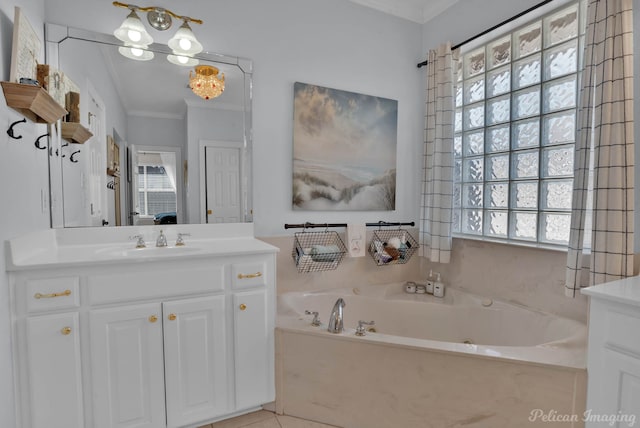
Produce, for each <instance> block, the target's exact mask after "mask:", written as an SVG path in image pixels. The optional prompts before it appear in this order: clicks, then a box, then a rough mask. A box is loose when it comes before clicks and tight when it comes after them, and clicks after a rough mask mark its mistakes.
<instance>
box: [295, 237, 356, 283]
mask: <svg viewBox="0 0 640 428" xmlns="http://www.w3.org/2000/svg"><path fill="white" fill-rule="evenodd" d="M346 252H347V248H346V247H345V246H344V243H343V242H342V239H340V236H338V233H337V232H333V231H324V232H296V233H295V234H294V241H293V251H291V256H292V257H293V260H294V261H295V263H296V267H297V268H298V272H304V273H306V272H320V271H325V270H334V269H336V268H337V267H338V265H339V264H340V263H341V262H342V258H343V257H344V255H345V253H346Z"/></svg>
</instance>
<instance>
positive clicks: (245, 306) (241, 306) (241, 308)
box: [240, 303, 247, 311]
mask: <svg viewBox="0 0 640 428" xmlns="http://www.w3.org/2000/svg"><path fill="white" fill-rule="evenodd" d="M245 309H247V305H245V304H244V303H240V310H241V311H244V310H245Z"/></svg>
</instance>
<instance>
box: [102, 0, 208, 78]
mask: <svg viewBox="0 0 640 428" xmlns="http://www.w3.org/2000/svg"><path fill="white" fill-rule="evenodd" d="M113 5H114V6H117V7H122V8H126V9H129V11H130V12H129V15H128V16H127V18H126V19H125V20H124V22H123V23H122V25H120V27H119V28H118V29H117V30H115V31H114V32H113V35H114V36H116V37H117V38H118V39H119V40H121V41H123V42H124V46H122V47H120V48H119V51H120V53H121V54H122V55H124V56H126V57H127V58H131V59H135V60H138V61H148V60H150V59H153V52H151V51H149V50H147V48H148V47H149V45H150V44H151V43H153V38H152V37H151V35H150V34H149V33H148V32H147V30H146V29H145V28H144V25H143V24H142V21H141V20H140V17H139V16H138V14H137V13H136V12H147V21H148V22H149V25H151V27H152V28H155V29H156V30H158V31H165V30H168V29H169V28H170V27H171V24H172V17H173V18H176V19H181V20H182V21H183V23H182V25H181V26H180V28H179V29H178V31H177V32H176V34H175V35H174V36H173V37H172V38H171V39H170V40H169V42H168V43H167V44H168V45H169V47H170V48H171V50H172V51H173V55H167V59H168V60H169V61H170V62H172V63H174V64H177V65H182V66H189V67H191V66H194V65H196V64H198V60H197V59H195V58H193V55H195V54H198V53H200V52H202V49H203V48H202V44H200V42H199V41H198V40H197V39H196V36H195V35H194V34H193V31H192V30H191V27H190V26H189V22H194V23H196V24H202V20H200V19H195V18H191V17H189V16H180V15H177V14H175V13H173V12H171V11H170V10H168V9H164V8H161V7H156V6H149V7H140V6H136V5H133V4H126V3H120V2H118V1H114V2H113Z"/></svg>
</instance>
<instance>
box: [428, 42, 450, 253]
mask: <svg viewBox="0 0 640 428" xmlns="http://www.w3.org/2000/svg"><path fill="white" fill-rule="evenodd" d="M456 56H457V52H456V54H454V53H453V52H452V51H451V44H450V43H447V44H444V45H441V46H439V47H438V49H436V50H431V51H430V52H429V55H428V59H427V61H428V63H427V98H426V116H425V133H424V167H423V183H422V210H421V216H420V217H421V218H420V254H421V255H422V256H424V257H426V258H427V259H429V260H431V261H433V262H438V263H449V261H450V259H451V215H452V208H453V206H452V205H453V120H454V110H453V102H454V99H453V97H454V81H455V80H454V70H456V69H457V68H456V66H457V58H456Z"/></svg>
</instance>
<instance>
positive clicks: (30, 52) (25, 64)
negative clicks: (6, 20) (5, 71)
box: [9, 6, 42, 83]
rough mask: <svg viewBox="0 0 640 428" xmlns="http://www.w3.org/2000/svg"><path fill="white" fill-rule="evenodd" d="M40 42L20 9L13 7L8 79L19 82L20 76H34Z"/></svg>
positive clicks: (32, 77)
mask: <svg viewBox="0 0 640 428" xmlns="http://www.w3.org/2000/svg"><path fill="white" fill-rule="evenodd" d="M41 48H42V43H41V42H40V39H39V38H38V36H37V34H36V32H35V31H34V30H33V27H32V26H31V24H30V23H29V21H28V20H27V17H26V16H25V14H24V13H23V12H22V9H20V8H19V7H17V6H16V7H15V12H14V18H13V44H12V46H11V68H10V70H9V80H10V81H11V82H14V83H19V82H20V78H21V77H24V78H27V79H35V78H36V74H37V73H36V67H37V65H38V55H40V50H41Z"/></svg>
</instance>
